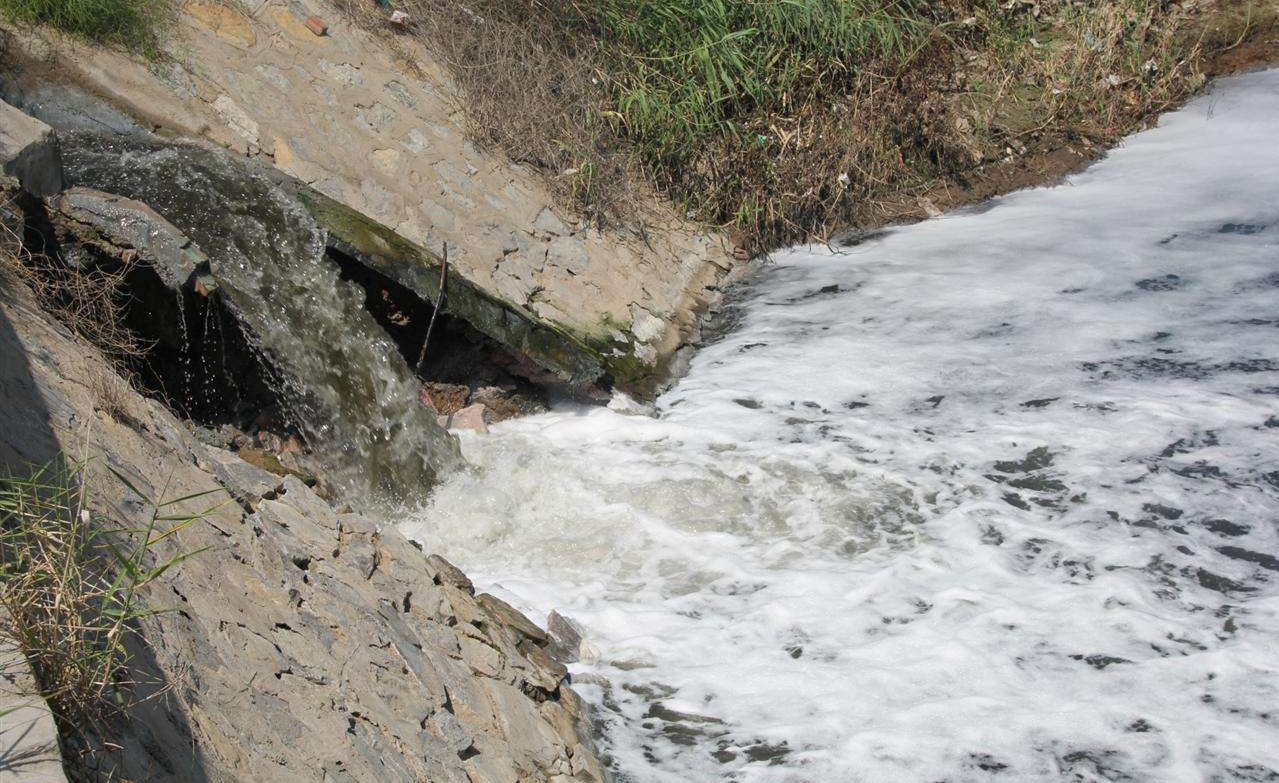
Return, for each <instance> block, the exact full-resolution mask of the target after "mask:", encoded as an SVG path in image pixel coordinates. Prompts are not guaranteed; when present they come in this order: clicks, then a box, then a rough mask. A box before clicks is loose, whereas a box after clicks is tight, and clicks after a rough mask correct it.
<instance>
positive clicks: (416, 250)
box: [298, 186, 635, 383]
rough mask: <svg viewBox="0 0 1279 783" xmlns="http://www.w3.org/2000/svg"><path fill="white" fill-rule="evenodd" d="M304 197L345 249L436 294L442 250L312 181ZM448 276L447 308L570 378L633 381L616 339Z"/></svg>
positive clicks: (421, 291)
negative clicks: (593, 333)
mask: <svg viewBox="0 0 1279 783" xmlns="http://www.w3.org/2000/svg"><path fill="white" fill-rule="evenodd" d="M298 198H299V199H300V200H301V201H302V203H303V204H305V205H306V207H307V208H308V209H309V210H310V211H311V214H312V215H313V216H314V217H315V219H316V221H317V222H318V223H319V224H320V225H321V226H323V227H324V228H325V230H327V231H328V232H329V236H330V242H331V244H333V245H334V247H336V248H337V249H338V250H340V251H341V252H344V253H346V254H348V255H350V256H352V257H353V258H357V259H359V261H360V262H361V263H364V264H367V265H368V266H369V267H371V268H373V269H376V270H377V271H379V272H381V273H382V274H384V275H386V276H387V277H390V278H391V279H393V280H395V281H397V282H399V283H400V284H402V285H404V286H407V287H408V288H410V289H412V290H413V291H415V292H417V294H418V295H419V296H421V297H423V298H424V299H427V300H428V301H434V300H435V298H436V296H437V295H438V290H439V279H440V266H441V265H442V263H443V259H442V258H441V257H440V256H439V255H438V254H437V253H434V252H433V251H430V250H428V249H426V248H424V247H421V246H419V245H417V244H415V243H413V242H410V241H409V240H407V239H405V238H404V237H402V236H400V235H399V234H396V233H395V232H394V231H392V230H391V229H389V228H387V227H386V226H384V225H382V224H380V223H378V222H377V221H375V220H372V219H371V218H369V217H367V216H366V215H363V214H361V213H359V212H357V211H355V210H354V209H351V208H350V207H347V206H345V205H344V204H341V203H339V202H337V201H334V200H333V199H331V198H329V197H327V196H325V195H323V194H321V193H318V192H316V191H314V190H312V189H310V188H307V187H305V186H299V189H298ZM447 280H448V282H447V286H446V288H445V312H447V313H449V314H450V315H453V316H456V317H459V318H461V319H463V320H465V321H466V322H467V323H469V324H470V325H471V326H473V327H474V328H475V329H477V330H479V331H480V332H482V333H483V334H485V335H487V336H489V337H491V338H493V339H494V340H497V341H498V342H499V343H501V344H503V345H505V346H507V347H508V348H511V349H513V350H515V351H518V352H519V353H522V354H524V355H526V356H528V357H529V358H531V359H533V360H534V361H536V362H538V363H539V364H541V365H542V366H544V367H547V368H549V369H552V370H554V371H556V372H557V373H559V374H560V375H562V376H563V377H564V378H565V379H566V380H568V381H570V382H572V383H584V382H592V381H595V380H598V379H599V378H600V377H602V376H604V375H605V374H607V375H609V376H611V377H612V378H613V379H614V381H615V382H618V383H621V382H622V381H621V380H620V379H619V375H618V374H617V373H616V372H615V371H614V368H617V369H625V370H626V372H625V375H624V377H626V378H627V379H628V380H629V379H630V378H631V377H633V376H635V372H634V371H633V369H632V368H630V367H629V366H626V367H625V368H623V367H622V366H621V365H625V364H626V363H625V362H619V361H618V357H614V356H611V355H610V354H611V353H612V351H613V349H614V348H615V347H617V346H616V345H615V344H614V343H613V342H611V341H602V340H601V339H600V338H599V337H598V336H591V335H585V334H581V333H580V332H577V331H575V330H573V329H571V328H569V327H566V326H564V325H563V324H559V323H553V322H549V321H544V320H541V319H538V318H536V317H534V316H532V315H531V314H529V313H527V312H525V311H524V310H523V309H522V308H520V307H517V306H516V305H513V304H511V303H509V302H505V301H503V300H501V299H500V298H498V297H496V296H493V295H492V294H490V293H488V292H487V291H485V290H483V289H481V288H480V287H478V286H476V285H475V284H474V283H472V282H471V281H470V280H468V279H466V277H464V276H463V275H462V274H461V273H459V272H458V271H457V269H456V268H451V269H450V270H449V274H448V278H447ZM608 328H609V329H610V330H611V329H612V328H614V327H613V326H611V325H610V326H609V327H608ZM632 358H633V357H632Z"/></svg>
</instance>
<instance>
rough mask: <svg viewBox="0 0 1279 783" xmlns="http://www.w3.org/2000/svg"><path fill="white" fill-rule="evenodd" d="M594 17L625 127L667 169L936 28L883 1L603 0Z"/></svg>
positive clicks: (834, 86) (889, 58)
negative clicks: (708, 142)
mask: <svg viewBox="0 0 1279 783" xmlns="http://www.w3.org/2000/svg"><path fill="white" fill-rule="evenodd" d="M593 15H594V17H595V18H594V21H595V22H596V25H597V26H598V28H599V29H600V30H601V34H600V36H601V40H602V41H603V42H604V46H603V49H602V52H601V53H602V55H603V59H604V60H605V62H607V63H608V64H609V71H610V79H609V81H610V84H611V86H612V91H613V95H614V100H615V101H616V105H617V111H618V112H619V113H620V114H621V118H622V121H623V122H624V124H625V128H626V131H627V133H628V134H629V135H630V136H631V138H633V139H635V140H637V141H638V142H639V143H640V145H641V147H642V149H643V151H644V154H645V156H646V157H647V158H648V159H649V160H650V162H651V163H652V164H653V165H655V166H662V167H671V166H678V165H680V163H681V162H682V161H683V160H684V159H685V158H686V157H687V156H688V155H689V154H690V153H691V152H692V151H694V150H695V149H696V147H697V145H698V144H699V143H700V142H701V141H703V140H704V139H706V138H708V137H711V136H714V135H718V134H739V133H742V132H743V131H744V129H743V127H742V125H741V120H742V119H743V118H745V117H747V116H749V115H751V114H753V113H756V112H784V111H786V110H787V109H789V108H790V107H791V106H792V105H793V104H794V101H793V100H792V99H793V98H795V97H798V96H799V94H803V93H808V92H811V91H813V90H814V89H822V90H831V91H834V92H838V91H839V89H840V86H841V84H845V83H847V82H848V80H849V79H850V77H852V76H854V75H855V74H856V73H857V72H858V71H859V70H860V68H861V66H862V65H863V64H868V63H885V62H900V61H901V60H903V59H904V58H906V57H908V56H909V54H910V53H911V52H912V51H913V50H915V49H916V48H917V47H918V46H919V45H920V44H921V42H922V41H923V40H925V39H926V37H927V35H928V34H929V33H930V31H932V30H933V29H934V27H935V24H934V22H933V21H932V20H931V19H928V18H927V17H926V16H924V15H922V14H920V13H918V12H917V11H915V10H914V9H912V8H909V7H908V6H906V5H903V4H900V3H885V2H880V1H878V0H781V1H777V0H760V1H758V2H740V1H739V0H665V1H664V2H640V3H636V2H631V1H630V0H601V2H599V3H598V4H597V5H596V6H595V10H594V11H593ZM748 141H749V140H748Z"/></svg>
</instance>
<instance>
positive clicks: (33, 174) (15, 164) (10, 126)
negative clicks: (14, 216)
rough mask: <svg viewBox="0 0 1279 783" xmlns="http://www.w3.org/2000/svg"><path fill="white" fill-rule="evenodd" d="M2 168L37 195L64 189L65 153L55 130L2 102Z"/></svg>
mask: <svg viewBox="0 0 1279 783" xmlns="http://www.w3.org/2000/svg"><path fill="white" fill-rule="evenodd" d="M0 169H3V170H4V173H5V174H8V175H9V176H11V177H14V178H16V179H17V180H18V182H20V183H21V184H22V187H23V189H24V190H26V191H27V192H28V193H31V194H32V195H35V196H49V195H52V194H54V193H57V192H58V191H59V190H61V189H62V156H61V154H60V152H59V150H58V138H57V136H55V135H54V133H53V129H52V128H50V127H49V126H48V125H45V124H44V123H43V122H41V121H40V120H37V119H36V118H34V117H31V116H28V115H27V114H24V113H23V112H21V111H19V110H18V109H16V108H14V107H13V106H10V105H9V104H7V103H5V102H3V101H0Z"/></svg>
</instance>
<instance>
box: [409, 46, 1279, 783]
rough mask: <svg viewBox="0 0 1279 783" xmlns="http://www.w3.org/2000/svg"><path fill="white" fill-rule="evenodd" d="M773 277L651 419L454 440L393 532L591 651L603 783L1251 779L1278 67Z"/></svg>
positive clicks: (1274, 601) (1278, 151) (516, 425)
mask: <svg viewBox="0 0 1279 783" xmlns="http://www.w3.org/2000/svg"><path fill="white" fill-rule="evenodd" d="M775 261H776V263H775V264H774V265H772V266H771V267H770V268H768V269H767V270H766V271H765V272H764V273H763V274H761V275H760V276H759V277H758V279H757V280H755V281H754V283H753V285H752V286H751V287H750V288H749V289H748V290H746V291H745V292H743V294H742V295H741V297H740V298H739V312H738V316H739V319H738V322H737V323H736V325H735V328H734V330H733V332H732V333H731V334H729V335H727V336H726V337H724V338H722V339H721V340H720V341H719V342H717V343H716V344H714V345H712V346H710V347H708V348H706V349H705V350H704V351H703V352H702V353H701V354H700V355H699V356H698V358H697V359H696V360H695V362H694V363H693V367H692V370H691V372H690V373H689V375H688V376H687V377H686V378H685V379H684V380H683V381H682V382H681V383H680V384H679V385H678V386H677V387H676V388H675V389H674V390H672V391H671V392H669V393H668V394H666V395H665V396H664V397H662V398H661V399H660V400H659V403H658V411H659V416H658V417H657V418H655V419H645V418H636V417H624V416H620V415H618V414H615V413H613V412H611V411H607V410H598V409H596V410H586V409H580V410H579V409H560V410H556V411H554V412H552V413H550V414H547V415H543V416H539V417H534V418H530V419H525V420H521V421H518V422H508V423H505V424H503V425H500V426H498V427H495V428H494V430H493V432H492V434H490V435H487V436H468V439H467V440H465V441H464V443H463V446H464V451H465V453H466V455H467V456H468V458H469V459H470V460H471V461H473V462H474V463H475V464H476V465H477V466H478V467H477V469H476V470H475V471H472V472H466V473H460V474H458V475H456V476H454V477H453V478H451V479H450V480H449V481H448V482H446V484H445V485H444V486H443V487H442V488H441V490H440V491H439V492H438V493H437V495H436V496H435V499H434V502H433V505H432V506H431V507H430V508H428V509H426V510H425V511H424V512H423V513H422V514H420V515H419V516H417V517H416V518H413V519H410V520H408V521H406V522H405V523H404V525H403V527H404V529H405V530H406V532H408V533H409V534H411V535H412V536H414V537H415V538H417V539H419V540H421V541H423V542H424V543H425V544H426V547H427V548H428V549H431V550H438V551H442V552H444V553H445V554H446V555H447V556H449V557H450V558H452V559H454V560H456V561H457V562H458V563H459V564H460V565H462V566H463V567H465V568H466V569H467V570H468V571H470V572H472V575H473V576H475V575H478V576H479V580H478V581H480V582H482V583H484V585H485V586H486V587H487V588H488V589H493V590H496V591H497V592H498V593H499V594H500V595H502V596H504V597H506V598H508V599H509V600H511V601H512V602H514V603H516V604H517V605H519V606H521V607H523V608H525V609H527V610H528V611H529V612H530V614H531V615H532V616H533V617H534V618H535V619H538V620H541V619H544V618H545V616H546V613H547V612H548V611H549V610H551V609H557V610H558V611H560V612H561V613H563V614H565V615H568V616H570V617H572V618H574V619H576V620H577V621H579V622H580V623H581V624H582V625H583V626H584V627H585V630H586V634H587V640H588V642H589V645H590V646H591V647H593V648H594V651H595V652H594V654H592V655H588V656H586V657H585V658H584V660H583V661H582V662H580V663H578V664H576V665H575V666H574V667H573V672H574V676H575V681H576V683H577V687H578V688H579V689H580V690H581V692H583V693H584V694H585V695H586V696H587V697H588V698H589V699H590V700H592V701H593V702H594V704H595V706H596V708H597V715H598V716H599V719H600V722H601V732H602V741H603V744H604V748H605V750H606V751H607V753H608V754H609V756H610V757H611V759H612V760H613V763H614V765H615V768H616V770H617V771H618V772H619V776H620V778H621V779H622V780H624V781H644V782H645V783H649V782H654V781H661V782H669V783H688V782H690V781H697V782H698V783H702V782H708V783H709V782H710V781H717V780H734V781H788V782H790V781H794V782H796V783H798V782H800V781H803V782H805V783H827V782H831V783H835V782H843V781H869V782H877V781H899V782H903V783H905V782H909V781H921V783H922V782H923V781H938V780H946V781H950V782H951V783H961V782H964V781H1010V782H1011V781H1018V782H1020V781H1053V782H1056V781H1066V780H1075V781H1094V780H1109V781H1141V782H1142V783H1153V782H1157V781H1178V782H1181V781H1185V782H1186V783H1190V782H1191V781H1222V782H1224V781H1245V780H1248V781H1253V780H1275V779H1279V750H1277V749H1279V742H1277V741H1276V739H1277V738H1279V712H1277V711H1276V709H1275V708H1276V705H1277V704H1279V656H1276V650H1277V649H1279V585H1277V583H1276V580H1277V579H1279V528H1277V524H1276V521H1277V520H1279V339H1277V336H1279V332H1277V331H1276V329H1279V71H1271V72H1266V73H1260V74H1253V75H1248V76H1242V77H1238V78H1233V79H1229V80H1226V81H1223V82H1221V83H1220V84H1219V85H1217V86H1216V88H1215V89H1213V90H1212V91H1211V92H1210V93H1209V94H1208V95H1206V96H1204V97H1202V98H1199V99H1197V100H1195V101H1194V102H1192V103H1191V104H1190V105H1188V106H1187V107H1186V108H1184V109H1182V110H1180V111H1178V112H1175V113H1173V114H1171V115H1169V116H1167V117H1165V118H1164V120H1163V121H1162V122H1161V123H1160V125H1159V127H1157V128H1155V129H1152V130H1149V131H1147V132H1144V133H1140V134H1138V135H1136V136H1134V137H1132V138H1131V139H1129V140H1128V141H1127V142H1126V143H1125V144H1124V145H1123V146H1122V147H1121V148H1119V149H1117V150H1116V151H1114V152H1113V153H1112V154H1111V155H1110V156H1108V158H1107V159H1105V160H1103V161H1101V162H1100V163H1098V164H1096V165H1094V166H1092V167H1091V168H1089V169H1088V170H1087V171H1085V172H1083V173H1081V174H1079V175H1076V176H1074V177H1072V178H1070V179H1069V180H1068V181H1067V182H1065V183H1064V184H1061V185H1059V186H1056V187H1051V188H1042V189H1036V190H1028V191H1022V192H1019V193H1015V194H1012V195H1009V196H1006V197H1003V198H999V199H996V200H994V201H991V202H989V203H988V204H986V205H984V206H983V207H982V208H980V209H975V210H967V211H963V212H959V213H955V214H951V215H946V216H943V217H941V218H940V219H935V220H931V221H928V222H925V223H922V224H919V225H915V226H911V227H906V228H900V229H895V230H892V231H890V232H888V233H887V234H886V235H882V236H881V237H879V238H878V239H874V240H871V241H867V242H863V243H861V244H856V245H849V246H846V247H836V248H826V247H811V248H798V249H795V250H792V251H788V252H786V253H783V254H780V255H779V256H778V257H777V258H776V259H775Z"/></svg>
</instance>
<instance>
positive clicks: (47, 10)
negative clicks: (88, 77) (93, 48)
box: [0, 0, 177, 57]
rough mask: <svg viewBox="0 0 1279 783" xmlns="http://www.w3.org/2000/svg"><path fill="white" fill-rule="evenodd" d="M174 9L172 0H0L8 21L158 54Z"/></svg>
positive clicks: (1, 10) (145, 52)
mask: <svg viewBox="0 0 1279 783" xmlns="http://www.w3.org/2000/svg"><path fill="white" fill-rule="evenodd" d="M176 13H177V11H176V5H175V3H174V2H173V0H0V14H3V15H4V16H5V17H6V18H8V19H10V20H11V21H14V22H19V23H24V24H39V25H49V26H50V27H54V28H57V29H58V30H61V31H63V32H65V33H69V34H71V35H74V36H76V37H78V38H83V39H85V40H87V41H92V42H94V43H98V44H104V45H107V46H113V47H120V48H123V49H126V50H129V51H132V52H137V53H140V54H143V55H145V56H148V57H155V56H158V55H159V52H160V44H161V41H162V38H163V35H164V32H165V30H166V29H167V28H168V26H169V25H170V24H171V23H172V21H173V20H174V18H175V15H176Z"/></svg>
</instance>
